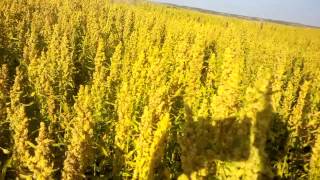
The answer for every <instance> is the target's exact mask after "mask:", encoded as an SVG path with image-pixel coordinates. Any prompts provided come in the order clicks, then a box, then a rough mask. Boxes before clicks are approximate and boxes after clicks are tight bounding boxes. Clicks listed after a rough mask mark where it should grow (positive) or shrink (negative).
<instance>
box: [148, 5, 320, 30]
mask: <svg viewBox="0 0 320 180" xmlns="http://www.w3.org/2000/svg"><path fill="white" fill-rule="evenodd" d="M154 1H156V2H165V3H171V4H177V5H183V6H189V7H196V8H201V9H207V10H213V11H218V12H224V13H231V14H237V15H244V16H250V17H259V18H266V19H273V20H282V21H288V22H294V23H301V24H305V25H311V26H318V27H320V0H154Z"/></svg>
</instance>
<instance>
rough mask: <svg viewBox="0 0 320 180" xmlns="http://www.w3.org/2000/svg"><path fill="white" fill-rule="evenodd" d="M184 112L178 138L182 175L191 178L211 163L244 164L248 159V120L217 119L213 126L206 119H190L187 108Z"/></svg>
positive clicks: (208, 119) (190, 112)
mask: <svg viewBox="0 0 320 180" xmlns="http://www.w3.org/2000/svg"><path fill="white" fill-rule="evenodd" d="M185 112H186V122H185V125H184V128H183V129H184V131H183V133H182V135H181V136H180V138H179V144H180V147H181V161H182V169H183V171H184V173H185V174H187V175H190V174H191V173H192V172H194V171H198V170H200V169H202V168H204V167H206V166H207V165H208V164H209V163H210V162H212V161H214V160H221V161H245V160H247V159H248V158H249V155H250V129H251V126H252V124H251V122H250V120H249V119H248V118H245V119H244V120H238V119H237V118H236V117H229V118H225V119H219V120H215V121H214V122H215V124H214V125H213V122H212V120H211V119H210V118H208V117H198V118H196V119H193V118H192V117H193V115H192V111H191V109H190V107H189V106H187V105H185ZM213 169H214V168H213ZM211 173H213V174H215V173H214V172H211Z"/></svg>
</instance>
